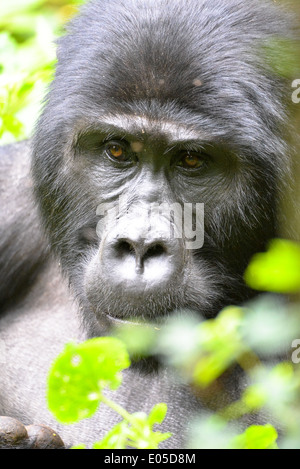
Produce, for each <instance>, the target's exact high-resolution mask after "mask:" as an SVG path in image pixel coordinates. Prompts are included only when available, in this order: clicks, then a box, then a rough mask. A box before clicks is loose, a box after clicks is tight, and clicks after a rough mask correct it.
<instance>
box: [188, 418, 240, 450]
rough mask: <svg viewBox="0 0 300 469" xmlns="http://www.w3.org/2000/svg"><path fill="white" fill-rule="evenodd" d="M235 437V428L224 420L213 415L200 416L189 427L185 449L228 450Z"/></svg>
mask: <svg viewBox="0 0 300 469" xmlns="http://www.w3.org/2000/svg"><path fill="white" fill-rule="evenodd" d="M236 435H237V430H236V428H235V427H234V426H233V425H228V424H227V422H226V421H225V420H223V419H221V418H219V417H217V416H215V415H214V416H209V415H208V416H207V415H204V416H203V415H202V417H201V418H199V417H198V418H196V419H195V420H194V421H193V422H192V423H191V425H190V426H189V443H188V445H187V449H228V448H229V447H230V444H231V442H232V440H233V438H235V437H236Z"/></svg>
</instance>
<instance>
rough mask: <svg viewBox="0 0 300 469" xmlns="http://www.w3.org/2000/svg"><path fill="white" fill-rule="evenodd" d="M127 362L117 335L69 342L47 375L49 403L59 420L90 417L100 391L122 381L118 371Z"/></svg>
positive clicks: (112, 387)
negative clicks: (73, 342)
mask: <svg viewBox="0 0 300 469" xmlns="http://www.w3.org/2000/svg"><path fill="white" fill-rule="evenodd" d="M129 365H130V360H129V357H128V353H127V350H126V348H125V346H124V344H123V343H122V342H121V341H119V340H118V339H116V338H112V337H102V338H96V339H90V340H88V341H86V342H84V343H82V344H79V345H74V344H68V345H66V347H65V350H64V352H63V353H62V354H61V355H60V356H59V357H58V358H57V359H56V360H55V362H54V363H53V365H52V367H51V370H50V374H49V378H48V390H47V398H48V406H49V409H50V410H51V411H52V412H53V414H54V415H55V417H56V418H57V419H58V420H59V421H61V422H62V423H74V422H77V421H78V420H81V419H84V418H89V417H91V416H92V415H93V414H94V413H95V412H96V410H97V408H98V406H99V404H100V402H101V392H102V391H103V390H104V389H105V388H107V387H109V388H111V389H117V388H118V387H119V385H120V384H121V375H120V371H121V370H123V369H124V368H127V367H128V366H129Z"/></svg>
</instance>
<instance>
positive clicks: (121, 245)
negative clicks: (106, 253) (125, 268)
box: [115, 240, 135, 256]
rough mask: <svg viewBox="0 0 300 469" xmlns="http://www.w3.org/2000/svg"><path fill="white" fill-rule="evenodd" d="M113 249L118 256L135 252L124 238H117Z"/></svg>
mask: <svg viewBox="0 0 300 469" xmlns="http://www.w3.org/2000/svg"><path fill="white" fill-rule="evenodd" d="M115 250H116V252H117V253H118V254H119V255H120V256H123V255H128V254H133V253H135V249H134V247H133V245H132V244H130V243H129V242H128V241H125V240H119V241H118V243H117V244H116V246H115Z"/></svg>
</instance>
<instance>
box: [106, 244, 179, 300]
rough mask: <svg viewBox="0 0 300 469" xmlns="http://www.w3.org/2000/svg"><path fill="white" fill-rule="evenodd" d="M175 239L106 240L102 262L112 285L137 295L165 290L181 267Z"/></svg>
mask: <svg viewBox="0 0 300 469" xmlns="http://www.w3.org/2000/svg"><path fill="white" fill-rule="evenodd" d="M180 251H181V250H180V246H179V242H178V240H169V239H164V238H160V237H158V238H155V239H150V240H149V239H142V238H139V239H133V238H130V237H128V236H127V237H117V238H114V239H106V243H105V246H104V248H103V253H102V256H103V257H102V262H103V266H104V268H105V270H106V274H107V275H108V277H110V280H111V283H112V284H114V285H115V286H121V287H122V286H124V287H126V288H129V289H130V288H132V290H134V291H137V292H140V291H145V290H152V288H153V289H154V288H157V287H158V286H160V287H164V286H166V284H169V283H170V281H171V280H172V278H173V277H174V276H175V275H176V274H177V273H178V271H179V270H180V268H181V264H182V263H181V256H180Z"/></svg>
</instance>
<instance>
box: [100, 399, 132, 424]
mask: <svg viewBox="0 0 300 469" xmlns="http://www.w3.org/2000/svg"><path fill="white" fill-rule="evenodd" d="M101 401H102V402H104V404H106V405H107V406H108V407H110V408H111V409H113V410H114V411H115V412H117V413H118V414H119V415H121V417H123V419H124V420H126V421H127V422H129V423H132V424H134V423H135V422H134V419H133V418H132V416H131V414H129V412H127V410H126V409H124V407H122V406H120V405H119V404H117V403H116V402H114V401H111V400H110V399H108V398H107V397H105V396H104V395H103V394H101Z"/></svg>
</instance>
